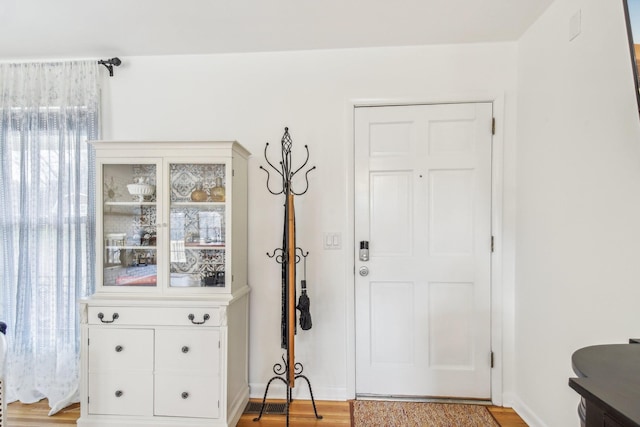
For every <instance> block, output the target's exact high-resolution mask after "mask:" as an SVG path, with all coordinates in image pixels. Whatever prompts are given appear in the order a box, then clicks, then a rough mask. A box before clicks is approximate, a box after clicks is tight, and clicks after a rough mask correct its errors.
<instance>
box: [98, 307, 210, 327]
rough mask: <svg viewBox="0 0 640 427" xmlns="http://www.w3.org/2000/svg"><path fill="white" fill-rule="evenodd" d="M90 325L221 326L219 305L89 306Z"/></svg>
mask: <svg viewBox="0 0 640 427" xmlns="http://www.w3.org/2000/svg"><path fill="white" fill-rule="evenodd" d="M88 321H89V324H90V325H133V326H135V325H154V326H155V325H159V326H165V325H166V326H220V308H218V307H193V308H188V307H187V308H185V307H113V306H108V307H100V306H92V307H89V319H88Z"/></svg>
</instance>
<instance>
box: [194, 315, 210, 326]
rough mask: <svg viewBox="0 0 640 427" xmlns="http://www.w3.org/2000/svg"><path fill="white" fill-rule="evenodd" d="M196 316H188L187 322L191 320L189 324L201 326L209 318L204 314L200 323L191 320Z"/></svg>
mask: <svg viewBox="0 0 640 427" xmlns="http://www.w3.org/2000/svg"><path fill="white" fill-rule="evenodd" d="M195 318H196V316H194V315H193V313H192V314H189V320H191V323H193V324H194V325H202V324H203V323H204V322H206V321H207V320H209V319H210V318H211V317H210V316H209V315H208V314H205V315H204V316H202V319H203V320H202V322H195V321H194V320H193V319H195Z"/></svg>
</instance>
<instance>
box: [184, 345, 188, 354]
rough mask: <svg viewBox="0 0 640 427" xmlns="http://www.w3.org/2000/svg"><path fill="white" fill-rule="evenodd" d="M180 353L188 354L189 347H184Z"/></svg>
mask: <svg viewBox="0 0 640 427" xmlns="http://www.w3.org/2000/svg"><path fill="white" fill-rule="evenodd" d="M182 352H183V353H189V347H187V346H186V345H185V346H183V347H182Z"/></svg>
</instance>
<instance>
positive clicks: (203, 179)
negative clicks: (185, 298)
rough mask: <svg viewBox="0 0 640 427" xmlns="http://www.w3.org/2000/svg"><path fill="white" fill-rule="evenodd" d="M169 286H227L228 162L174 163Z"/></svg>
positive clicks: (170, 186)
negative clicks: (226, 163)
mask: <svg viewBox="0 0 640 427" xmlns="http://www.w3.org/2000/svg"><path fill="white" fill-rule="evenodd" d="M168 168H169V188H170V189H169V192H170V194H169V198H170V207H169V245H170V247H169V258H170V263H169V286H170V287H201V286H207V287H218V288H224V287H225V283H226V279H225V237H226V214H227V210H226V203H225V202H226V187H225V185H226V176H225V173H226V172H225V171H226V165H225V164H223V163H213V164H211V163H209V164H204V163H169V166H168Z"/></svg>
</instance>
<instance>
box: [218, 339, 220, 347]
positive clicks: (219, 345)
mask: <svg viewBox="0 0 640 427" xmlns="http://www.w3.org/2000/svg"><path fill="white" fill-rule="evenodd" d="M218 348H220V340H218Z"/></svg>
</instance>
